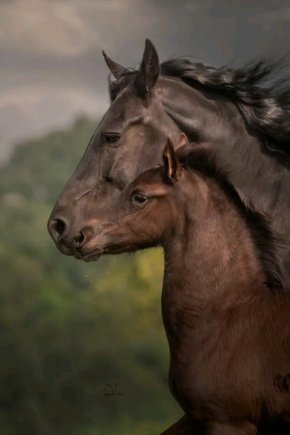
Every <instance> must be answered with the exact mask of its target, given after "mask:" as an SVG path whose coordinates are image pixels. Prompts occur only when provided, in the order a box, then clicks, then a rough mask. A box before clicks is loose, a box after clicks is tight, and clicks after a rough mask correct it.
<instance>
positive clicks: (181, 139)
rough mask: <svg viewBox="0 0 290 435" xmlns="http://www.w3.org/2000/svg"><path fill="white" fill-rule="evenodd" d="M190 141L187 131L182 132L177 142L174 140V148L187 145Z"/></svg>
mask: <svg viewBox="0 0 290 435" xmlns="http://www.w3.org/2000/svg"><path fill="white" fill-rule="evenodd" d="M188 143H189V140H188V137H187V136H186V134H185V133H183V132H182V133H180V135H179V138H178V139H177V141H176V142H174V149H175V150H178V148H180V147H182V146H183V145H187V144H188Z"/></svg>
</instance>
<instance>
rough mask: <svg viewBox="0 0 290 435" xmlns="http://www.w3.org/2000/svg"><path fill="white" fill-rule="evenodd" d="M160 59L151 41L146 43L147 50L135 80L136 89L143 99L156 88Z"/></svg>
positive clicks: (147, 40)
mask: <svg viewBox="0 0 290 435" xmlns="http://www.w3.org/2000/svg"><path fill="white" fill-rule="evenodd" d="M159 70H160V68H159V58H158V54H157V51H156V48H155V47H154V45H153V44H152V42H151V41H150V40H149V39H146V41H145V50H144V53H143V59H142V62H141V65H140V68H139V70H138V72H137V75H136V79H135V88H136V91H137V93H138V95H140V96H141V97H142V98H144V97H145V96H146V94H148V93H149V92H150V91H151V90H152V89H153V87H154V85H155V83H156V82H157V79H158V76H159Z"/></svg>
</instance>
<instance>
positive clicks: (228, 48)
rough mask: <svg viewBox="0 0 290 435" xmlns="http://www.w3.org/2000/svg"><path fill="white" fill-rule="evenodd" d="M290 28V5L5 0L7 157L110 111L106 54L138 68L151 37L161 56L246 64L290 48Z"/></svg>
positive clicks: (1, 115) (0, 55) (1, 0)
mask: <svg viewBox="0 0 290 435" xmlns="http://www.w3.org/2000/svg"><path fill="white" fill-rule="evenodd" d="M289 24H290V2H289V0H263V1H261V0H239V1H238V0H159V1H158V0H154V1H153V0H104V1H101V0H0V89H1V97H0V159H1V158H2V159H3V158H4V157H5V156H7V155H8V153H9V151H10V150H11V149H12V145H13V144H14V143H15V142H17V141H20V140H22V139H24V138H27V137H32V136H35V135H38V134H41V133H42V132H45V131H49V130H51V129H52V128H55V127H61V126H65V125H67V124H68V123H70V122H72V120H73V119H75V118H76V117H77V116H78V115H79V114H88V115H90V116H93V117H95V118H96V119H97V117H98V116H99V115H101V114H102V113H104V111H105V110H106V108H107V107H108V96H107V69H106V67H105V65H104V61H103V59H102V56H101V49H104V50H105V51H106V52H107V53H108V54H109V55H110V56H111V57H113V58H114V59H115V60H117V61H118V62H119V63H122V64H124V65H125V66H133V67H134V66H137V65H138V62H139V60H140V58H141V55H142V51H143V48H144V40H145V38H146V37H149V38H150V39H151V40H152V41H153V42H154V44H155V45H156V48H157V49H158V51H159V55H160V58H161V60H164V59H166V58H168V57H172V56H176V55H190V56H193V57H194V58H196V59H198V60H202V61H204V62H206V63H211V64H214V65H221V64H224V63H235V64H241V63H242V62H243V61H246V60H249V59H252V58H254V57H255V56H259V57H261V55H267V54H273V53H274V54H276V53H277V52H281V53H283V52H285V50H289V48H290V25H289ZM80 146H82V147H84V146H85V144H80Z"/></svg>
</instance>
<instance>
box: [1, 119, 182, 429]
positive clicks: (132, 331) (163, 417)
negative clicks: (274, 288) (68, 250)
mask: <svg viewBox="0 0 290 435" xmlns="http://www.w3.org/2000/svg"><path fill="white" fill-rule="evenodd" d="M94 126H95V123H93V122H92V121H89V120H86V119H79V120H78V121H77V122H76V123H75V124H74V125H73V126H72V127H71V128H69V129H68V130H66V131H57V132H54V133H52V134H49V135H46V136H45V137H42V138H39V139H37V140H32V141H27V142H25V143H23V144H21V145H19V146H18V147H17V148H16V150H15V153H14V155H13V156H12V158H11V159H10V160H9V162H7V164H6V165H5V166H4V167H2V168H1V169H0V204H1V205H0V207H1V214H0V228H1V229H0V231H1V237H0V264H1V281H0V282H1V284H0V351H1V358H0V387H1V388H0V428H1V429H0V433H1V435H14V434H15V435H26V434H27V435H34V434H35V435H66V434H69V435H93V434H94V435H96V434H97V435H98V434H99V435H114V434H120V435H125V434H130V435H131V434H133V435H152V434H158V433H159V432H160V431H161V430H164V429H165V428H166V427H168V426H169V425H170V424H171V423H173V422H174V421H175V420H176V419H177V417H178V415H179V414H180V411H179V409H178V407H177V405H176V404H175V403H174V401H173V399H172V398H171V396H170V393H169V392H168V387H167V366H168V350H167V343H166V339H165V334H164V331H163V325H162V320H161V314H160V289H161V280H162V268H163V264H162V263H163V261H162V255H161V252H160V251H159V250H152V251H150V252H149V251H147V252H145V253H137V254H134V255H133V254H132V255H119V256H116V257H107V258H103V259H101V260H99V261H98V262H96V263H90V264H86V263H81V262H78V261H77V260H75V259H72V258H70V257H65V256H63V255H61V254H60V253H59V252H58V251H57V250H56V248H55V246H54V245H53V242H52V240H51V239H50V238H49V235H48V233H47V230H46V222H47V219H48V216H49V214H50V211H51V209H52V206H53V203H54V201H55V200H56V198H57V196H58V194H59V193H60V191H61V189H62V188H63V186H64V184H65V182H66V181H67V180H68V177H69V175H70V174H71V173H72V171H73V169H74V168H75V166H76V165H77V163H78V161H79V160H80V158H81V155H82V153H83V151H84V147H85V144H86V143H87V142H88V140H89V136H90V134H91V133H92V131H93V129H94Z"/></svg>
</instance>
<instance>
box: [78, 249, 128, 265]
mask: <svg viewBox="0 0 290 435" xmlns="http://www.w3.org/2000/svg"><path fill="white" fill-rule="evenodd" d="M122 252H124V249H123V248H122V247H120V246H119V245H107V246H105V247H104V248H102V249H99V248H97V249H94V250H92V251H91V252H87V253H86V254H84V253H81V252H75V254H74V257H75V258H77V259H78V260H82V261H85V262H86V263H89V262H91V261H97V260H98V259H99V258H100V257H101V256H102V255H113V254H120V253H122Z"/></svg>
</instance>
